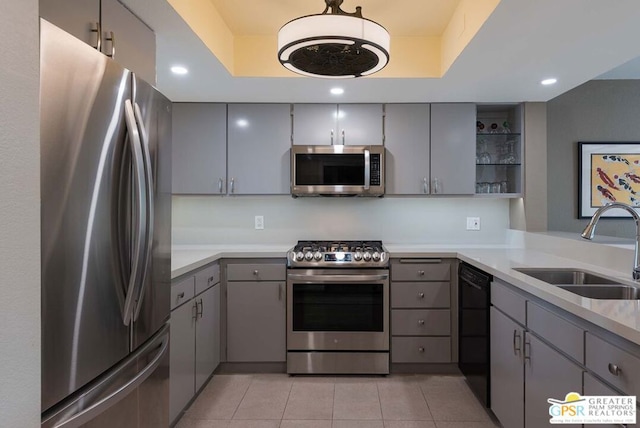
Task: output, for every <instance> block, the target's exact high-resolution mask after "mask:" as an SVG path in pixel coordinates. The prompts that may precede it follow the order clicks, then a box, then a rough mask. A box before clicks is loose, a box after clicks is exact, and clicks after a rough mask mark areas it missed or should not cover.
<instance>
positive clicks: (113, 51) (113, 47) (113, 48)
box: [105, 31, 116, 59]
mask: <svg viewBox="0 0 640 428" xmlns="http://www.w3.org/2000/svg"><path fill="white" fill-rule="evenodd" d="M109 36H110V37H107V38H106V39H105V40H108V41H110V42H111V53H110V54H107V56H108V57H109V58H111V59H115V58H116V36H115V35H114V34H113V31H109Z"/></svg>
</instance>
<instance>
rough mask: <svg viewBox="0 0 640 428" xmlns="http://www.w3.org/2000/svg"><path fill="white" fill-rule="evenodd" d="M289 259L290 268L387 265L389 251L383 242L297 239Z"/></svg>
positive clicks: (373, 266) (379, 266) (377, 266)
mask: <svg viewBox="0 0 640 428" xmlns="http://www.w3.org/2000/svg"><path fill="white" fill-rule="evenodd" d="M287 262H288V265H289V267H290V268H297V267H324V268H332V267H342V268H349V267H351V268H356V267H371V268H381V267H382V268H385V267H388V266H389V254H388V253H387V250H386V249H385V248H384V246H383V245H382V241H298V244H297V245H296V246H295V247H293V248H292V249H291V250H290V251H289V253H288V255H287Z"/></svg>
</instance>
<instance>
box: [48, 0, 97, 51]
mask: <svg viewBox="0 0 640 428" xmlns="http://www.w3.org/2000/svg"><path fill="white" fill-rule="evenodd" d="M40 16H41V17H43V18H44V19H46V20H47V21H49V22H51V23H52V24H54V25H57V26H58V27H60V28H62V29H63V30H65V31H66V32H67V33H70V34H72V35H73V36H75V37H77V38H78V39H80V40H82V41H83V42H85V43H86V44H88V45H91V46H93V47H97V46H98V30H97V29H98V26H99V23H100V0H83V1H78V0H40Z"/></svg>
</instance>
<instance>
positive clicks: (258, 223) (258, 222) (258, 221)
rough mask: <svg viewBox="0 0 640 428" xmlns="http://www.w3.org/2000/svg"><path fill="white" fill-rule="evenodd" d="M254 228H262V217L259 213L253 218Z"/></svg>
mask: <svg viewBox="0 0 640 428" xmlns="http://www.w3.org/2000/svg"><path fill="white" fill-rule="evenodd" d="M255 224H256V230H262V229H264V217H263V216H261V215H257V216H256V219H255Z"/></svg>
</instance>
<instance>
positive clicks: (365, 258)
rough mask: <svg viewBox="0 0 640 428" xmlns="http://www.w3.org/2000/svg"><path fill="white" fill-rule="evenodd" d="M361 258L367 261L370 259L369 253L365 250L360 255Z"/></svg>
mask: <svg viewBox="0 0 640 428" xmlns="http://www.w3.org/2000/svg"><path fill="white" fill-rule="evenodd" d="M362 258H363V259H364V261H365V262H368V261H369V260H371V253H370V252H368V251H366V252H365V253H364V255H363V256H362Z"/></svg>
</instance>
